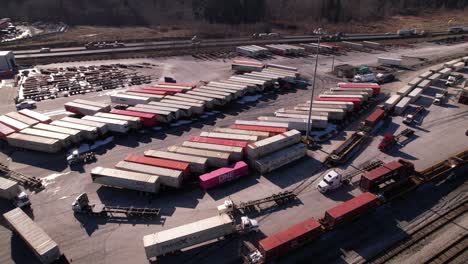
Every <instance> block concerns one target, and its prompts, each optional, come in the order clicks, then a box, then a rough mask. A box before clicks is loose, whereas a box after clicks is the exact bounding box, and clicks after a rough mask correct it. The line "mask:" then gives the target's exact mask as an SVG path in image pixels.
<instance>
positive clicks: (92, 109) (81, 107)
mask: <svg viewBox="0 0 468 264" xmlns="http://www.w3.org/2000/svg"><path fill="white" fill-rule="evenodd" d="M65 110H67V111H68V112H72V113H75V114H80V115H94V114H95V113H97V112H99V110H101V108H99V107H96V106H92V105H85V104H78V103H74V102H68V103H66V104H65Z"/></svg>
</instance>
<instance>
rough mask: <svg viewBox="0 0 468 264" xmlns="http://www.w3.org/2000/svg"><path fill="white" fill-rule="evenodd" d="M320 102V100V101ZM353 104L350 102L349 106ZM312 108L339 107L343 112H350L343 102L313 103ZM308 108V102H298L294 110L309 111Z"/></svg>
mask: <svg viewBox="0 0 468 264" xmlns="http://www.w3.org/2000/svg"><path fill="white" fill-rule="evenodd" d="M320 102H322V101H320ZM323 103H328V102H327V101H323ZM330 103H336V102H330ZM352 105H353V103H351V106H352ZM313 107H314V108H331V109H340V110H343V111H345V112H351V111H352V109H351V110H349V107H348V106H347V105H345V104H315V103H314V105H313ZM309 109H310V104H298V105H296V106H295V107H294V110H297V111H307V112H309Z"/></svg>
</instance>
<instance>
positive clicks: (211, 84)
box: [206, 81, 249, 92]
mask: <svg viewBox="0 0 468 264" xmlns="http://www.w3.org/2000/svg"><path fill="white" fill-rule="evenodd" d="M206 86H208V87H226V88H229V89H232V90H241V91H245V92H247V90H248V89H249V86H248V85H244V84H233V83H226V82H222V81H219V82H209V83H208V84H206Z"/></svg>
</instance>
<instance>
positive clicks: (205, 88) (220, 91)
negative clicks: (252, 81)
mask: <svg viewBox="0 0 468 264" xmlns="http://www.w3.org/2000/svg"><path fill="white" fill-rule="evenodd" d="M192 91H194V92H200V93H210V94H216V95H221V96H225V97H226V98H228V100H229V101H231V100H232V99H235V98H237V97H238V91H235V90H228V89H223V88H214V87H209V86H200V88H196V89H193V90H192Z"/></svg>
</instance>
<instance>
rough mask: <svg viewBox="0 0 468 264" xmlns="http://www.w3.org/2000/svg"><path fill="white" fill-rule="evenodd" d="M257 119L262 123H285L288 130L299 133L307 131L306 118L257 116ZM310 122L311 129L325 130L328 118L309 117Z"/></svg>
mask: <svg viewBox="0 0 468 264" xmlns="http://www.w3.org/2000/svg"><path fill="white" fill-rule="evenodd" d="M257 119H258V120H259V121H264V122H275V123H286V124H288V129H290V130H292V129H296V130H299V131H307V126H308V122H307V118H288V117H276V116H259V117H257ZM310 120H311V121H310V127H311V128H318V129H325V128H327V126H328V117H326V116H311V117H310Z"/></svg>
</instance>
